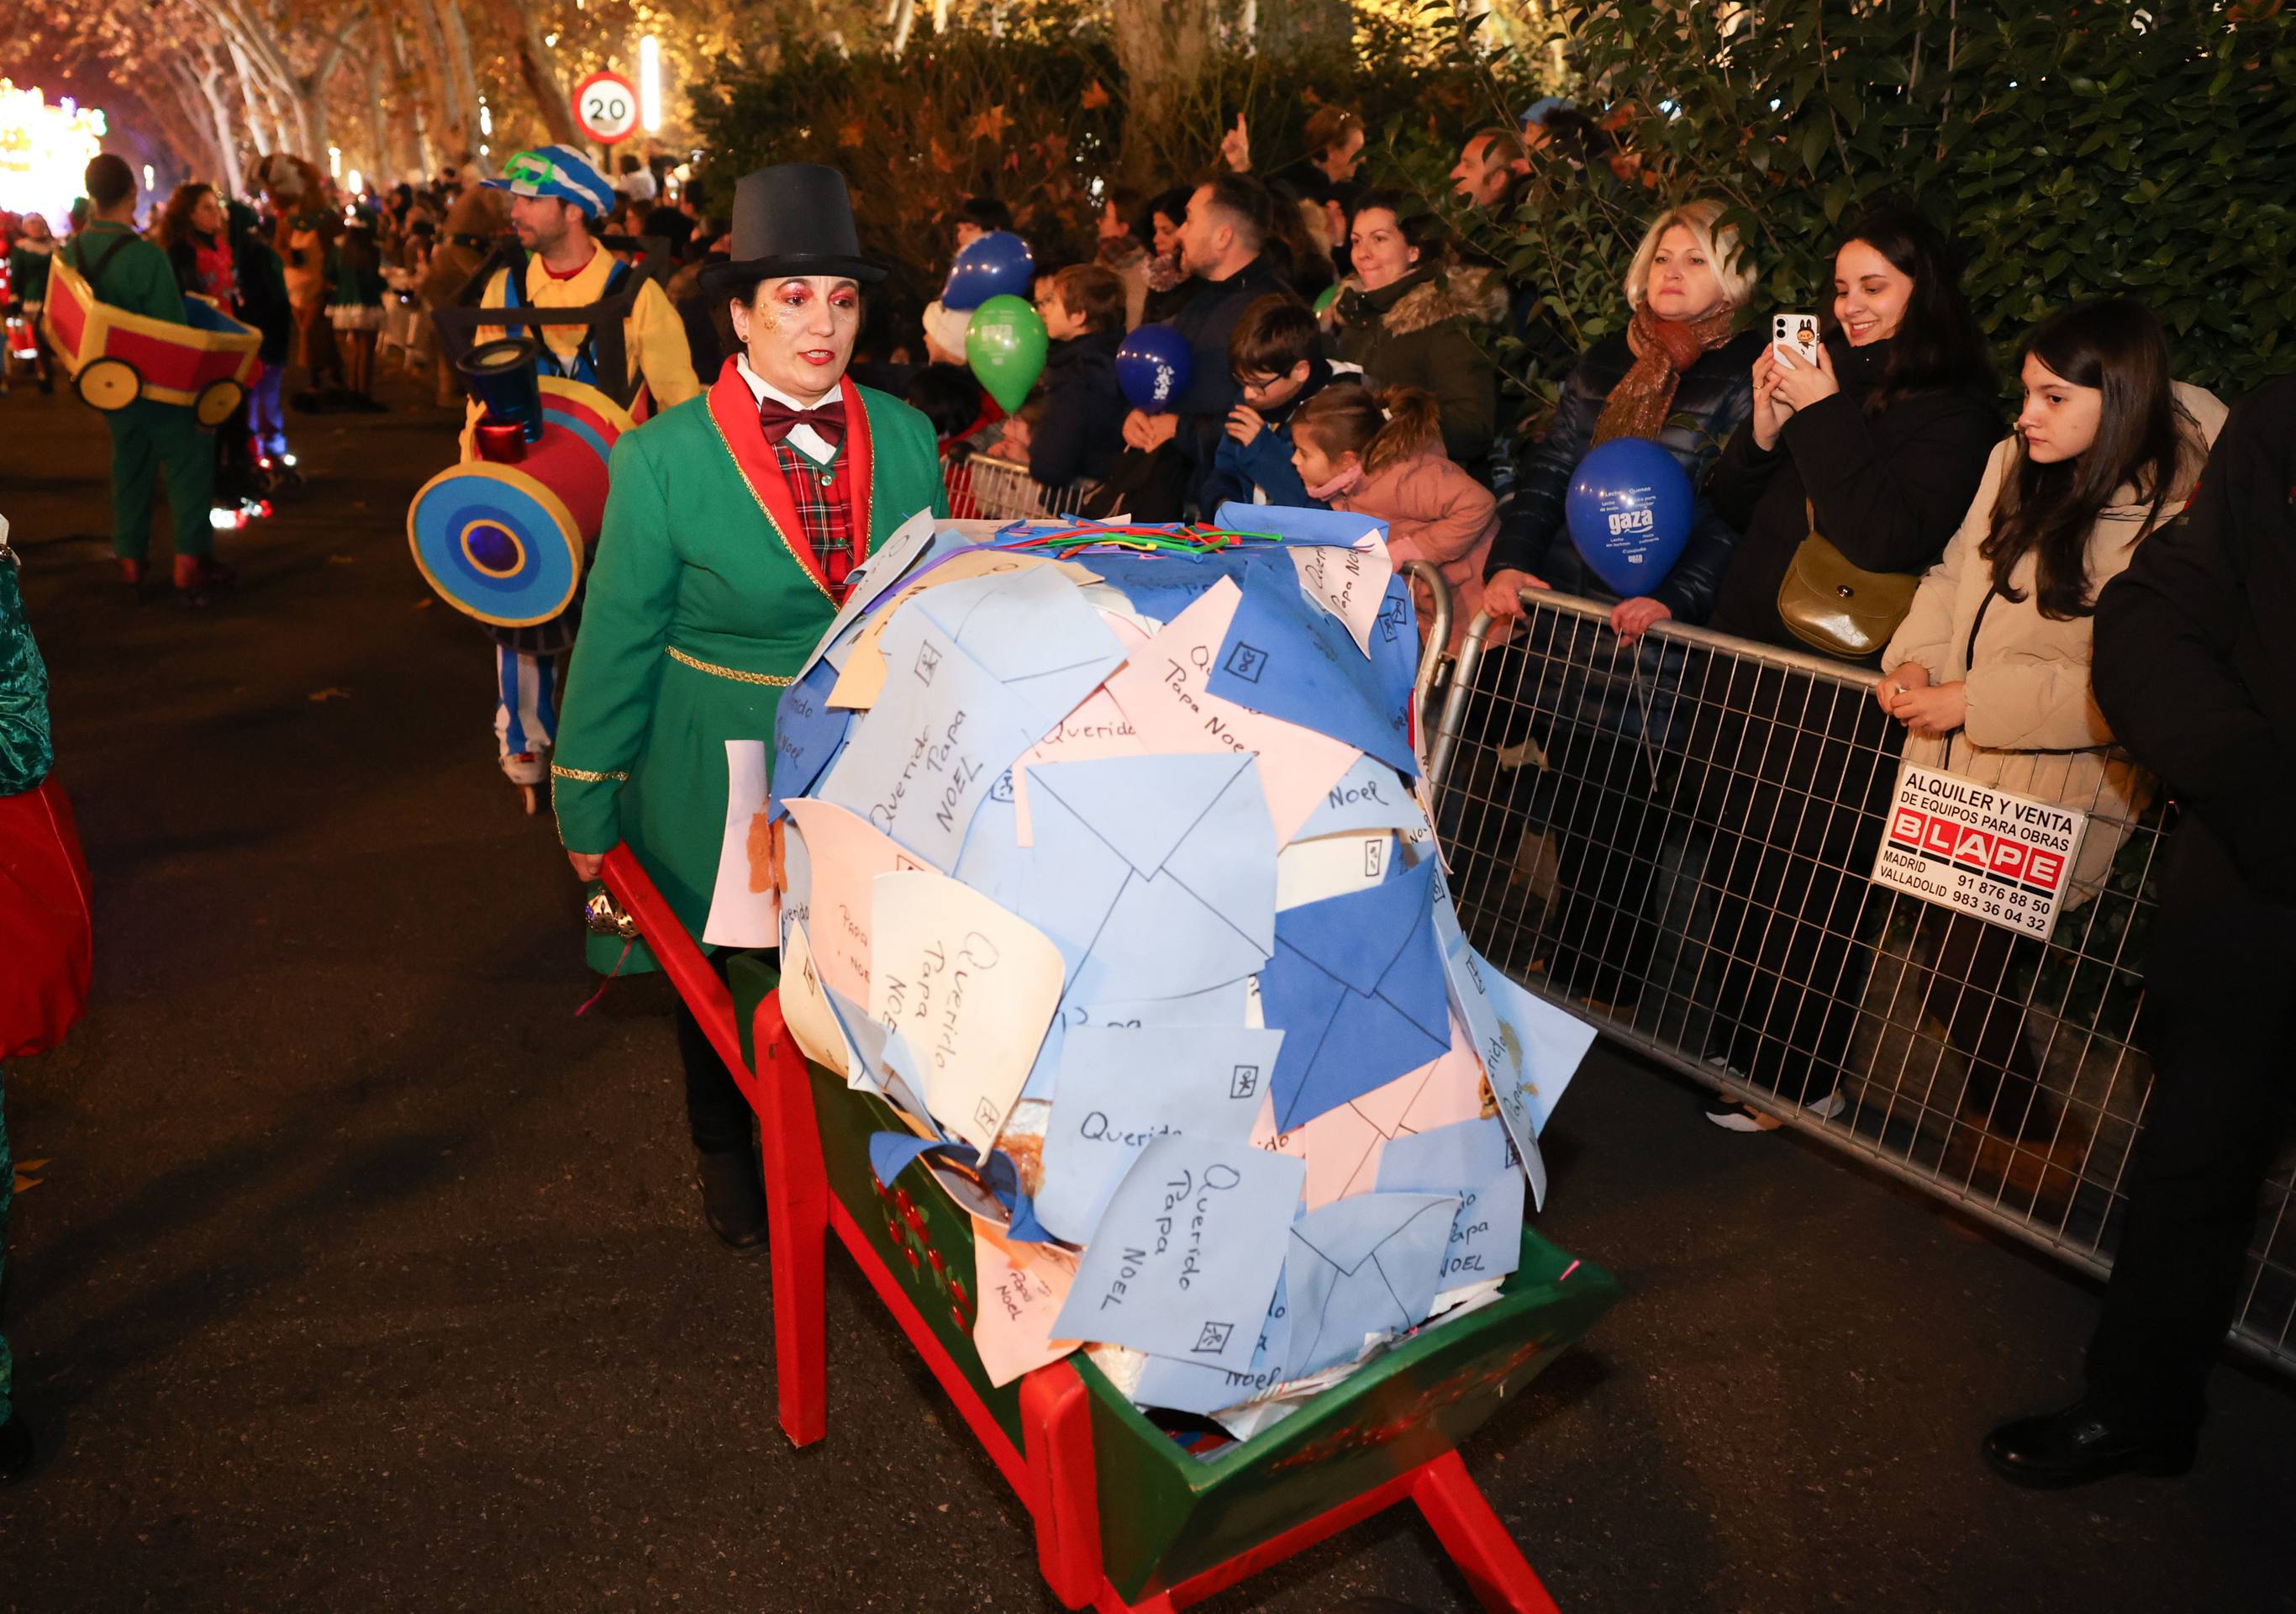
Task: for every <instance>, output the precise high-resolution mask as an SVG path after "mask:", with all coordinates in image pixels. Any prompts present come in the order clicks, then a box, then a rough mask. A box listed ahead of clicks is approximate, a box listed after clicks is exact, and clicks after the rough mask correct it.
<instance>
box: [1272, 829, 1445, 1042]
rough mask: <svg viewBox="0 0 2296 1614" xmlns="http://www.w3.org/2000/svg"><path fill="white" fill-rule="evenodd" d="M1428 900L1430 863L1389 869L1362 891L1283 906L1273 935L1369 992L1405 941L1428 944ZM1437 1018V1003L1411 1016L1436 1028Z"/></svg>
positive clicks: (1327, 971) (1430, 894) (1439, 1013)
mask: <svg viewBox="0 0 2296 1614" xmlns="http://www.w3.org/2000/svg"><path fill="white" fill-rule="evenodd" d="M1434 899H1435V879H1434V863H1433V861H1427V862H1423V863H1421V864H1419V865H1417V866H1416V867H1415V868H1411V869H1395V870H1392V871H1391V872H1390V874H1389V876H1388V877H1387V878H1386V879H1384V880H1382V881H1381V882H1380V883H1379V884H1378V885H1374V886H1372V887H1370V888H1369V889H1368V890H1365V891H1351V892H1349V893H1347V894H1346V895H1345V896H1337V897H1326V898H1324V900H1323V901H1322V902H1303V903H1301V904H1300V906H1299V907H1297V908H1287V909H1285V910H1283V913H1282V914H1280V915H1278V916H1277V918H1276V926H1275V928H1276V934H1277V935H1279V936H1281V937H1282V938H1283V941H1284V942H1285V943H1289V944H1290V945H1291V946H1292V947H1293V948H1295V949H1296V950H1298V951H1300V953H1301V954H1303V955H1304V956H1305V957H1307V958H1308V959H1309V960H1310V961H1312V962H1314V963H1316V964H1318V965H1320V966H1322V968H1323V969H1324V973H1325V974H1326V975H1333V976H1338V977H1339V978H1340V979H1341V980H1342V981H1345V982H1346V983H1347V984H1349V986H1352V987H1354V988H1355V989H1356V990H1357V992H1370V991H1372V990H1373V989H1374V988H1375V987H1377V986H1378V984H1379V983H1380V979H1381V977H1382V976H1385V975H1386V974H1387V970H1388V966H1389V965H1390V964H1392V963H1394V962H1395V959H1396V957H1397V955H1398V954H1399V953H1400V952H1402V951H1403V948H1404V943H1406V942H1408V941H1411V940H1412V939H1414V938H1415V937H1416V936H1418V935H1425V936H1426V938H1427V941H1428V944H1429V945H1430V946H1432V945H1433V944H1434V931H1433V929H1432V927H1431V926H1432V918H1433V913H1434ZM1418 1007H1421V1008H1424V1007H1425V1006H1423V1005H1422V1006H1418ZM1442 1017H1443V1016H1442V1009H1441V1007H1440V1006H1439V1005H1438V1006H1435V1007H1434V1008H1433V1009H1431V1010H1429V1011H1428V1012H1427V1013H1424V1014H1421V1015H1417V1016H1415V1018H1420V1019H1425V1020H1427V1021H1429V1022H1430V1023H1431V1024H1434V1025H1440V1024H1441V1023H1442Z"/></svg>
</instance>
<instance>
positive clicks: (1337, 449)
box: [1292, 382, 1499, 655]
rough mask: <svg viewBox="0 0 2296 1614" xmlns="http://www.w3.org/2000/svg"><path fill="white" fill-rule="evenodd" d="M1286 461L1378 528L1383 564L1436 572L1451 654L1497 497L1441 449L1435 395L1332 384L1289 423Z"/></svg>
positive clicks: (1494, 519) (1315, 489) (1472, 596)
mask: <svg viewBox="0 0 2296 1614" xmlns="http://www.w3.org/2000/svg"><path fill="white" fill-rule="evenodd" d="M1292 465H1294V466H1296V467H1297V468H1298V470H1299V473H1300V481H1301V482H1305V483H1307V485H1308V497H1309V498H1316V499H1321V500H1323V501H1324V503H1326V504H1328V505H1330V506H1331V507H1332V508H1333V509H1334V510H1351V511H1355V512H1357V514H1359V515H1373V516H1377V517H1378V518H1379V519H1380V520H1382V521H1383V522H1385V523H1387V553H1388V557H1389V558H1390V560H1392V561H1393V562H1394V563H1395V564H1397V565H1398V567H1399V566H1401V565H1403V564H1405V563H1406V561H1415V560H1423V561H1427V562H1430V563H1431V564H1433V565H1434V566H1435V567H1436V569H1437V570H1438V571H1439V572H1442V573H1443V581H1445V582H1446V583H1447V584H1449V585H1450V589H1451V600H1452V606H1453V610H1452V617H1451V642H1450V645H1449V648H1450V650H1451V652H1452V653H1453V654H1454V655H1456V654H1457V652H1458V649H1459V642H1460V641H1461V640H1462V639H1463V638H1465V637H1466V632H1467V622H1468V620H1469V619H1470V618H1471V617H1472V616H1473V615H1474V605H1473V602H1474V601H1475V600H1477V599H1478V598H1479V597H1480V589H1481V588H1482V577H1483V561H1484V558H1485V557H1486V556H1488V555H1489V553H1490V548H1491V538H1492V535H1493V534H1494V533H1496V532H1497V531H1498V525H1499V513H1498V500H1497V498H1495V497H1493V495H1492V493H1491V490H1489V489H1488V488H1486V487H1485V486H1483V485H1482V483H1480V482H1477V481H1476V480H1475V479H1474V478H1473V477H1472V476H1470V475H1468V474H1467V473H1466V472H1464V471H1463V470H1461V469H1460V468H1459V467H1458V466H1457V465H1454V464H1452V463H1451V460H1450V458H1449V457H1448V456H1447V455H1446V454H1445V453H1444V452H1443V435H1442V432H1441V430H1440V422H1439V418H1438V415H1437V410H1436V405H1435V398H1434V395H1433V394H1432V393H1430V392H1423V391H1420V390H1419V389H1418V388H1416V387H1390V388H1389V389H1388V390H1387V391H1384V392H1382V393H1381V394H1380V395H1379V396H1378V397H1376V398H1374V396H1373V395H1372V394H1371V393H1370V392H1369V391H1366V390H1365V388H1364V387H1363V386H1362V385H1360V384H1359V383H1355V382H1334V383H1332V384H1331V385H1330V386H1328V387H1325V388H1324V390H1323V391H1320V392H1318V393H1316V395H1315V396H1314V397H1313V398H1310V399H1308V401H1307V402H1306V403H1304V404H1302V405H1300V411H1299V413H1298V414H1296V415H1294V416H1292ZM1413 591H1414V593H1415V594H1416V595H1418V596H1419V616H1420V623H1421V626H1422V630H1424V627H1425V624H1426V622H1427V619H1428V616H1429V613H1430V608H1431V601H1430V600H1429V599H1428V598H1427V597H1426V590H1424V589H1418V588H1415V589H1414V590H1413Z"/></svg>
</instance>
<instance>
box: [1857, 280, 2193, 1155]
mask: <svg viewBox="0 0 2296 1614" xmlns="http://www.w3.org/2000/svg"><path fill="white" fill-rule="evenodd" d="M2023 383H2024V391H2025V402H2024V407H2023V408H2022V409H2021V410H2020V412H2019V414H2018V416H2017V427H2016V435H2015V436H2013V437H2012V438H2010V439H2009V440H2008V441H2005V442H2003V443H2001V444H2000V445H1999V446H1998V447H1997V448H1996V449H1994V451H1993V457H1992V459H1991V461H1990V463H1989V465H1987V466H1986V472H1985V480H1984V482H1982V484H1980V487H1979V489H1978V491H1977V498H1976V499H1975V501H1974V502H1973V503H1972V505H1971V506H1970V510H1969V515H1967V516H1966V517H1965V518H1964V521H1963V522H1962V525H1961V530H1960V531H1958V532H1956V534H1955V535H1954V537H1953V539H1952V541H1951V542H1950V543H1948V545H1947V547H1946V551H1945V556H1944V558H1943V559H1941V560H1940V561H1939V563H1938V564H1936V565H1935V566H1933V567H1931V569H1930V571H1929V572H1928V574H1927V575H1926V576H1924V577H1923V580H1922V585H1921V589H1920V590H1919V591H1918V592H1917V593H1916V594H1915V597H1914V605H1913V608H1912V610H1911V611H1910V612H1909V613H1907V617H1906V620H1905V622H1903V623H1902V624H1901V625H1900V626H1899V628H1898V632H1897V635H1896V637H1895V638H1892V639H1891V640H1890V646H1889V648H1888V649H1887V650H1886V651H1884V652H1883V653H1882V665H1883V666H1884V667H1886V668H1888V669H1889V671H1886V672H1884V673H1883V674H1882V677H1881V679H1879V680H1878V681H1877V682H1876V683H1875V685H1874V698H1875V699H1876V700H1878V701H1879V702H1880V703H1881V704H1882V709H1883V710H1884V711H1886V712H1889V713H1890V715H1891V716H1893V717H1895V718H1897V719H1898V721H1900V722H1902V723H1904V724H1905V725H1906V727H1907V729H1908V730H1909V731H1910V732H1909V733H1908V735H1907V741H1906V750H1905V760H1906V761H1907V762H1912V763H1915V764H1916V765H1919V766H1922V767H1925V768H1931V769H1938V770H1946V771H1949V772H1952V773H1954V774H1956V775H1959V776H1960V777H1962V778H1967V779H1971V780H1973V781H1974V782H1976V783H1978V784H1981V785H1990V786H1997V787H1999V788H2000V789H2002V790H2005V791H2009V792H2012V793H2013V794H2015V795H2023V796H2030V797H2033V798H2036V799H2038V800H2041V801H2046V802H2053V803H2056V804H2058V805H2060V806H2063V807H2068V808H2071V809H2073V810H2075V811H2080V812H2085V813H2087V814H2088V815H2089V825H2088V830H2087V835H2086V836H2084V838H2083V840H2082V843H2081V848H2080V852H2079V859H2078V861H2077V862H2076V864H2075V866H2074V869H2073V870H2072V874H2071V879H2070V881H2069V883H2068V886H2067V891H2066V895H2065V898H2064V906H2065V908H2066V909H2071V908H2074V907H2077V906H2079V905H2080V904H2082V903H2085V902H2087V901H2088V900H2089V899H2090V898H2092V897H2094V896H2095V894H2096V893H2097V891H2098V890H2099V889H2100V888H2101V887H2102V885H2103V881H2104V879H2105V877H2107V875H2108V874H2109V872H2110V871H2111V869H2112V859H2113V854H2114V853H2115V852H2118V851H2119V850H2120V844H2121V841H2122V840H2123V838H2124V837H2125V836H2126V835H2127V833H2128V825H2129V823H2130V821H2131V820H2132V819H2134V818H2135V817H2136V814H2137V813H2139V812H2140V811H2143V810H2144V806H2145V804H2146V801H2147V799H2148V796H2149V793H2150V788H2151V782H2150V779H2149V778H2148V777H2147V776H2145V775H2144V773H2143V772H2142V771H2141V770H2138V769H2137V768H2136V765H2135V764H2134V763H2132V762H2129V761H2128V758H2127V757H2126V756H2125V755H2114V754H2112V753H2111V747H2112V730H2111V729H2109V728H2108V727H2107V726H2106V724H2105V721H2104V715H2103V712H2100V711H2099V710H2098V709H2097V704H2096V699H2095V696H2094V695H2093V694H2092V693H2091V692H2090V688H2089V660H2090V633H2091V613H2092V612H2093V611H2094V610H2095V605H2096V596H2097V592H2098V590H2099V589H2103V586H2104V585H2105V584H2106V583H2107V582H2109V581H2112V579H2113V578H2114V577H2115V576H2117V575H2119V573H2120V572H2121V570H2122V569H2123V568H2124V567H2126V566H2127V565H2128V562H2129V558H2130V556H2132V555H2134V553H2135V552H2136V545H2137V544H2138V543H2139V542H2140V541H2142V540H2143V539H2144V537H2145V536H2146V535H2147V534H2149V533H2151V532H2153V531H2156V530H2157V529H2158V528H2159V527H2160V526H2161V523H2164V522H2166V521H2168V520H2169V519H2170V518H2171V517H2173V516H2174V515H2177V513H2178V512H2179V511H2181V510H2182V509H2183V508H2184V506H2185V500H2186V499H2188V498H2190V497H2191V495H2192V490H2193V487H2194V482H2196V481H2197V480H2198V478H2199V475H2200V471H2201V466H2202V464H2203V463H2204V462H2205V461H2206V459H2207V457H2208V451H2209V445H2210V443H2212V442H2213V441H2215V440H2216V434H2217V431H2218V427H2220V426H2221V425H2222V424H2223V423H2224V418H2225V408H2224V406H2223V405H2222V404H2220V403H2218V401H2217V399H2215V398H2214V397H2212V396H2211V395H2210V394H2209V393H2207V392H2205V391H2202V390H2201V389H2199V388H2197V387H2191V386H2186V385H2184V384H2183V383H2172V382H2171V381H2170V380H2169V353H2168V345H2167V342H2166V341H2165V340H2164V339H2163V337H2162V335H2161V327H2160V324H2159V322H2158V321H2157V320H2155V319H2154V318H2153V315H2152V313H2151V311H2150V310H2149V309H2145V308H2144V306H2143V305H2141V304H2138V303H2136V302H2131V301H2107V302H2097V303H2089V304H2085V305H2083V306H2081V307H2079V308H2075V309H2068V310H2067V311H2065V312H2064V313H2062V314H2059V315H2057V316H2056V317H2054V318H2053V319H2051V320H2049V321H2048V322H2047V323H2046V324H2045V325H2042V326H2040V328H2039V329H2038V330H2037V331H2035V332H2034V334H2033V336H2032V339H2031V340H2030V342H2028V343H2027V346H2026V350H2025V357H2024V366H2023ZM2057 922H2058V926H2059V930H2060V932H2061V933H2062V932H2064V930H2065V929H2066V927H2067V925H2068V920H2067V918H2065V916H2064V914H2063V913H2062V912H2061V913H2060V916H2059V918H2058V921H2057ZM1924 929H1925V931H1926V932H1927V935H1928V939H1929V941H1930V943H1931V947H1932V949H1933V951H1932V957H1933V960H1934V962H1933V966H1932V970H1933V973H1932V975H1931V981H1930V985H1929V990H1928V993H1927V999H1926V1004H1925V1007H1926V1008H1927V1009H1928V1010H1929V1012H1930V1013H1931V1014H1932V1015H1934V1016H1935V1017H1937V1018H1938V1019H1939V1021H1940V1022H1942V1023H1943V1024H1944V1025H1945V1027H1946V1030H1947V1033H1948V1036H1949V1037H1950V1038H1951V1040H1952V1042H1953V1044H1954V1046H1955V1047H1956V1049H1958V1050H1960V1051H1961V1052H1962V1054H1963V1055H1964V1057H1965V1058H1967V1059H1968V1062H1969V1070H1970V1075H1969V1080H1968V1083H1967V1085H1966V1086H1965V1087H1964V1090H1963V1092H1962V1096H1961V1103H1960V1108H1961V1111H1962V1113H1963V1115H1964V1116H1966V1117H1968V1118H1969V1119H1971V1120H1972V1121H1974V1122H1976V1123H1977V1124H1980V1125H1983V1126H1985V1127H1987V1128H1989V1130H1991V1131H1993V1132H1997V1133H1999V1134H2001V1135H2003V1136H2006V1137H2011V1138H2017V1139H2023V1138H2040V1139H2048V1138H2049V1137H2050V1136H2051V1135H2052V1134H2053V1133H2054V1132H2056V1130H2057V1127H2058V1119H2057V1116H2055V1114H2054V1111H2053V1109H2052V1108H2051V1107H2050V1106H2049V1105H2048V1103H2047V1102H2046V1099H2043V1098H2042V1096H2041V1094H2040V1091H2039V1087H2038V1082H2039V1077H2040V1067H2039V1064H2038V1061H2037V1060H2036V1059H2035V1058H2034V1057H2033V1054H2032V1052H2031V1050H2030V1049H2029V1048H2028V1047H2027V1045H2026V1042H2025V1035H2024V1013H2023V1007H2022V1005H2021V1002H2020V1001H2017V999H2016V997H2015V996H2014V994H2013V993H2012V992H2010V991H2009V990H2008V986H2009V983H2010V981H2011V980H2012V978H2013V976H2018V975H2021V974H2022V973H2023V972H2024V971H2025V970H2026V969H2027V968H2030V966H2032V965H2033V964H2035V963H2037V962H2038V960H2039V958H2040V955H2041V943H2038V941H2035V940H2032V939H2030V938H2029V937H2026V936H2023V935H2020V934H2018V933H2017V932H2014V931H2012V930H2008V929H2005V928H2003V927H2001V926H1995V925H1991V924H1989V923H1986V922H1985V921H1983V920H1980V919H1977V918H1971V917H1969V916H1967V915H1963V914H1956V913H1952V912H1949V911H1948V910H1944V909H1938V910H1932V911H1931V913H1930V914H1929V915H1928V916H1927V919H1926V923H1925V925H1924Z"/></svg>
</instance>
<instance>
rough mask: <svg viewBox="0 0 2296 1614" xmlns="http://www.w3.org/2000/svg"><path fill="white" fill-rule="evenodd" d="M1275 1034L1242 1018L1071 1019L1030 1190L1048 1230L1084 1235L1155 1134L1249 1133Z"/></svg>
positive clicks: (1074, 1240) (1238, 1137)
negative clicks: (1040, 1163) (1200, 1022)
mask: <svg viewBox="0 0 2296 1614" xmlns="http://www.w3.org/2000/svg"><path fill="white" fill-rule="evenodd" d="M1282 1046H1283V1033H1282V1032H1280V1031H1250V1030H1246V1029H1245V1028H1244V1027H1243V1026H1242V1025H1234V1026H1163V1027H1158V1028H1154V1029H1151V1028H1149V1027H1145V1026H1143V1027H1141V1028H1140V1029H1138V1030H1133V1029H1131V1028H1129V1027H1125V1028H1118V1027H1111V1026H1100V1025H1078V1026H1073V1027H1071V1028H1070V1030H1069V1031H1068V1032H1067V1033H1065V1036H1064V1040H1063V1042H1062V1050H1061V1066H1060V1077H1059V1080H1058V1082H1057V1083H1056V1084H1055V1086H1054V1090H1053V1111H1052V1116H1051V1117H1050V1118H1049V1119H1048V1120H1047V1121H1046V1124H1045V1143H1044V1176H1043V1179H1042V1182H1040V1184H1039V1186H1038V1188H1037V1215H1038V1217H1039V1218H1040V1219H1041V1220H1042V1221H1043V1223H1044V1224H1045V1225H1046V1227H1048V1228H1050V1229H1051V1230H1052V1231H1053V1235H1054V1237H1055V1238H1058V1239H1065V1240H1067V1241H1068V1242H1069V1243H1070V1244H1088V1243H1090V1242H1091V1241H1092V1239H1093V1236H1094V1232H1093V1230H1094V1228H1095V1226H1096V1225H1097V1223H1099V1220H1100V1215H1101V1212H1102V1211H1103V1209H1104V1208H1105V1207H1106V1206H1107V1204H1108V1200H1109V1198H1110V1196H1111V1195H1112V1194H1114V1193H1115V1192H1116V1185H1117V1184H1118V1183H1119V1182H1122V1181H1123V1179H1124V1173H1126V1172H1127V1171H1128V1170H1129V1169H1130V1168H1131V1165H1132V1162H1133V1161H1134V1160H1135V1159H1136V1158H1137V1157H1139V1154H1140V1151H1141V1150H1142V1149H1144V1148H1146V1147H1147V1145H1148V1144H1149V1143H1150V1142H1151V1141H1153V1140H1154V1139H1156V1138H1159V1137H1162V1136H1167V1135H1169V1134H1173V1133H1178V1134H1180V1135H1183V1136H1185V1137H1191V1138H1212V1139H1218V1140H1222V1141H1226V1142H1230V1143H1243V1142H1247V1141H1250V1139H1251V1128H1252V1124H1253V1123H1254V1122H1255V1121H1257V1120H1258V1119H1259V1107H1260V1104H1261V1102H1262V1101H1263V1100H1264V1099H1266V1097H1267V1083H1268V1079H1269V1078H1270V1077H1271V1076H1272V1075H1274V1074H1275V1055H1276V1050H1278V1049H1280V1048H1281V1047H1282Z"/></svg>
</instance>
